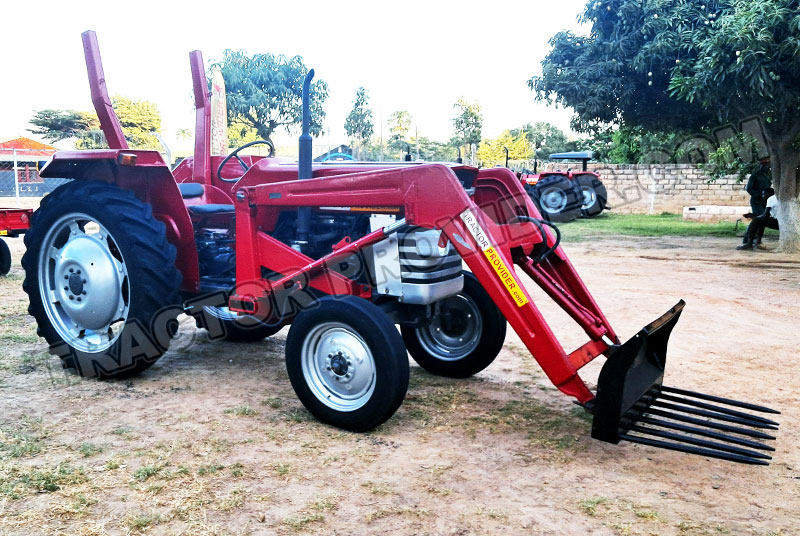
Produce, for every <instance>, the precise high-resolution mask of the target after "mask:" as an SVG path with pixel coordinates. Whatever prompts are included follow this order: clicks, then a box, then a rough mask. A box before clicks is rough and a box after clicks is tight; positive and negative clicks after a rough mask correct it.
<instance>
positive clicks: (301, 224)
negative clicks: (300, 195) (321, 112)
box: [293, 69, 314, 253]
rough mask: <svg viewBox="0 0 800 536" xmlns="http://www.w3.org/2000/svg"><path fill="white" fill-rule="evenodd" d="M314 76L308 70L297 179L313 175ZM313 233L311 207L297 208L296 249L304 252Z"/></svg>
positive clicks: (304, 93) (304, 82) (294, 245)
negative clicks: (312, 92) (312, 110)
mask: <svg viewBox="0 0 800 536" xmlns="http://www.w3.org/2000/svg"><path fill="white" fill-rule="evenodd" d="M312 78H314V69H311V70H309V71H308V74H307V75H306V78H305V80H303V132H302V134H300V142H299V143H300V146H299V156H298V162H297V179H298V180H301V181H302V180H307V179H310V178H311V176H312V170H311V160H312V158H311V151H312V143H311V134H310V133H309V131H310V130H311V104H310V97H311V79H312ZM310 233H311V207H300V208H298V209H297V240H295V243H294V244H293V247H294V249H296V250H297V251H299V252H301V253H302V252H303V246H305V245H307V244H308V235H309V234H310Z"/></svg>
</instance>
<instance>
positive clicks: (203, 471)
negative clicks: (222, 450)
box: [197, 464, 225, 476]
mask: <svg viewBox="0 0 800 536" xmlns="http://www.w3.org/2000/svg"><path fill="white" fill-rule="evenodd" d="M223 469H225V466H224V465H219V464H211V465H201V466H200V467H198V468H197V474H198V475H200V476H205V475H213V474H216V473H219V472H220V471H222V470H223Z"/></svg>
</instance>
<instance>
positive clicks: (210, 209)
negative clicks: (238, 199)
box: [186, 204, 236, 216]
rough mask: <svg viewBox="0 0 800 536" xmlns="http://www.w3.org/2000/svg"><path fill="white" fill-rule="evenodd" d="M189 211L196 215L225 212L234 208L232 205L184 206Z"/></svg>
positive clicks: (233, 210)
mask: <svg viewBox="0 0 800 536" xmlns="http://www.w3.org/2000/svg"><path fill="white" fill-rule="evenodd" d="M186 208H187V209H189V212H191V213H192V214H194V215H196V216H209V215H211V214H224V213H226V212H235V211H236V209H235V208H234V206H233V205H217V204H211V205H189V206H188V207H186Z"/></svg>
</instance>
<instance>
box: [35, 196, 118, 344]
mask: <svg viewBox="0 0 800 536" xmlns="http://www.w3.org/2000/svg"><path fill="white" fill-rule="evenodd" d="M37 272H38V283H39V291H40V297H41V300H42V305H43V306H44V310H45V313H46V314H47V317H48V319H49V320H50V324H51V325H52V326H53V328H54V329H55V331H56V333H58V335H59V337H61V339H62V340H63V341H64V342H66V343H67V344H68V345H69V346H71V347H72V348H74V349H76V350H79V351H83V352H87V353H98V352H102V351H104V350H106V349H108V348H109V347H111V345H113V344H114V342H115V341H116V340H117V339H118V338H119V335H120V333H122V329H123V328H124V326H125V322H126V320H127V319H128V313H129V311H130V281H129V277H128V265H127V263H126V262H125V259H124V257H123V256H122V252H121V250H120V248H119V243H118V242H117V240H116V239H115V238H114V237H113V236H112V234H111V233H110V232H109V231H108V229H106V227H105V226H104V225H102V224H101V223H100V222H98V221H97V220H96V219H94V218H92V217H91V216H89V215H87V214H84V213H78V212H75V213H70V214H67V215H65V216H62V217H61V218H59V219H58V220H56V222H55V223H54V224H53V225H51V226H50V228H49V229H48V230H47V232H46V233H45V236H44V238H43V240H42V248H41V251H40V253H39V261H38V263H37Z"/></svg>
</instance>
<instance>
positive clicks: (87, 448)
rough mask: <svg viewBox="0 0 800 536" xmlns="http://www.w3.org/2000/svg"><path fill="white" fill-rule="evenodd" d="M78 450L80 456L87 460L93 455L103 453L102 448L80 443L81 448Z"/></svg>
mask: <svg viewBox="0 0 800 536" xmlns="http://www.w3.org/2000/svg"><path fill="white" fill-rule="evenodd" d="M78 450H79V451H80V453H81V454H83V457H84V458H88V457H89V456H94V455H95V454H100V453H101V452H103V447H101V446H99V445H93V444H92V443H86V442H84V443H81V446H80V447H79V448H78Z"/></svg>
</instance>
